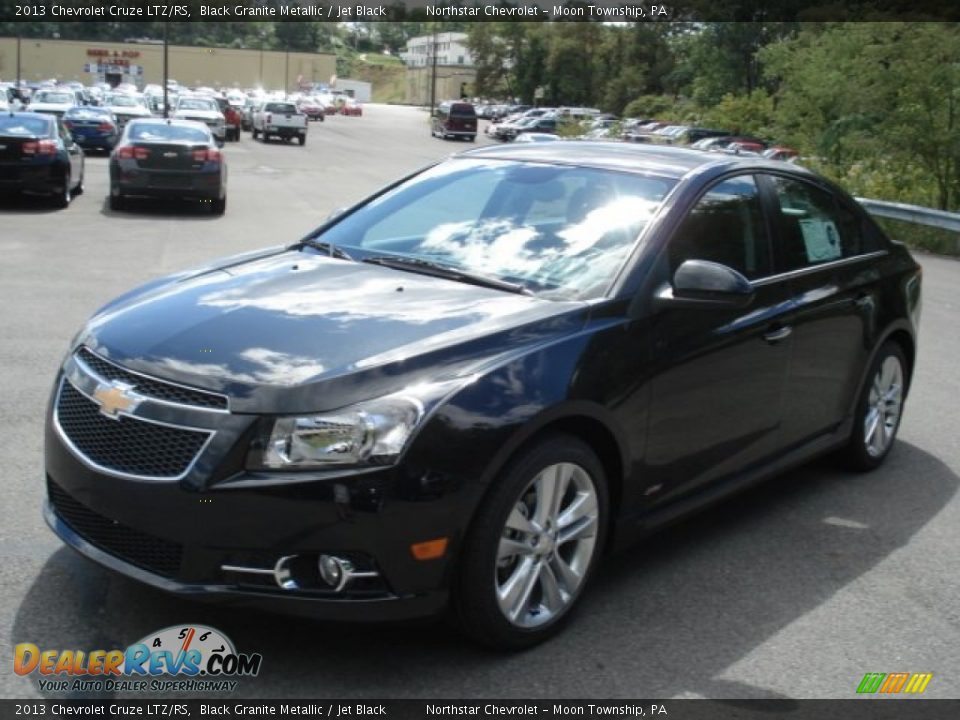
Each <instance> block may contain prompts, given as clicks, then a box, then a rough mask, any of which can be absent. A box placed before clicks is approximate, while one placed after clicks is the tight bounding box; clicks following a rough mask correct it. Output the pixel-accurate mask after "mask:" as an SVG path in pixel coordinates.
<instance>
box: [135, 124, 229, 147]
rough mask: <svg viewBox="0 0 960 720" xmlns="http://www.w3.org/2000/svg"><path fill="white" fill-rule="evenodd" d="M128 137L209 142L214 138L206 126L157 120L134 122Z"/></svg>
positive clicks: (151, 140) (148, 139) (150, 140)
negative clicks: (200, 126) (190, 125)
mask: <svg viewBox="0 0 960 720" xmlns="http://www.w3.org/2000/svg"><path fill="white" fill-rule="evenodd" d="M127 137H128V139H130V140H139V141H142V142H192V143H209V142H211V140H212V138H211V136H210V132H209V131H208V130H207V129H206V128H199V127H189V126H186V125H175V124H173V123H170V124H169V125H168V124H167V123H156V122H146V123H145V122H139V123H133V124H132V125H131V127H130V129H129V130H127Z"/></svg>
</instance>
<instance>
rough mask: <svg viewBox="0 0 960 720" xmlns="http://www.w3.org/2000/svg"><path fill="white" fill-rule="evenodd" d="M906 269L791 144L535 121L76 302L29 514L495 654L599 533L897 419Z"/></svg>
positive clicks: (590, 551)
mask: <svg viewBox="0 0 960 720" xmlns="http://www.w3.org/2000/svg"><path fill="white" fill-rule="evenodd" d="M920 281H921V273H920V268H919V266H918V265H917V264H916V263H915V262H914V261H913V260H912V259H911V257H910V255H909V253H908V252H907V251H906V250H905V249H904V247H903V246H901V245H900V244H898V243H896V242H893V241H891V240H890V239H888V238H887V237H886V236H885V235H884V233H883V232H882V231H881V230H880V229H879V228H878V227H877V225H876V224H875V223H874V222H873V221H872V220H871V219H870V218H869V217H868V216H867V215H866V214H865V213H864V212H863V210H862V209H861V208H860V207H859V206H858V205H857V204H856V203H855V202H854V201H853V200H852V199H851V198H850V197H849V196H848V195H846V194H845V193H844V192H843V191H841V190H839V189H838V188H836V187H834V186H833V185H831V184H829V183H828V182H826V181H825V180H823V179H821V178H819V177H817V176H815V175H813V174H812V173H809V172H807V171H805V170H803V169H801V168H798V167H795V166H792V165H788V164H784V163H779V162H773V161H766V160H762V159H758V158H746V157H735V156H723V157H721V158H719V159H718V158H717V156H716V155H710V154H703V153H698V152H696V151H688V150H681V149H676V148H668V147H637V146H627V145H618V144H605V143H542V144H535V143H531V144H529V145H525V146H524V147H522V148H521V147H519V146H503V147H498V148H483V149H478V150H474V151H471V152H467V153H465V154H462V155H459V156H457V157H454V158H452V159H450V160H447V161H445V162H442V163H440V164H438V165H435V166H433V167H431V168H429V169H427V170H425V171H423V172H421V173H419V174H416V175H414V176H412V177H409V178H406V179H404V180H402V181H400V182H398V183H396V184H395V185H393V186H391V187H389V188H387V189H385V190H384V191H382V192H380V193H378V194H376V195H374V196H373V197H371V198H369V199H367V200H365V201H363V202H362V203H360V204H358V205H356V206H354V207H352V208H350V209H349V210H347V211H345V212H344V213H342V214H340V215H338V216H335V217H334V218H332V219H331V220H329V221H328V222H327V223H326V224H325V225H323V226H321V227H320V228H319V229H318V230H317V231H315V232H314V233H312V234H311V235H310V236H308V237H307V238H305V239H304V240H302V241H301V242H298V243H297V244H295V245H292V246H290V247H286V248H279V249H271V250H266V251H263V252H259V253H255V254H250V255H245V256H240V257H236V258H231V259H228V260H224V261H222V262H218V263H215V264H213V265H211V266H209V267H205V268H202V269H199V270H194V271H191V272H184V273H181V274H178V275H173V276H170V277H167V278H163V279H160V280H156V281H154V282H151V283H148V284H147V285H145V286H143V287H141V288H139V289H137V290H134V291H132V292H130V293H128V294H126V295H124V296H122V297H120V298H117V299H116V300H114V301H113V302H111V303H110V304H108V305H106V306H105V307H104V308H103V309H101V310H100V311H99V312H98V313H97V314H96V315H95V316H94V317H93V318H92V319H91V320H90V321H89V323H88V324H87V325H86V326H85V327H84V328H83V330H82V331H81V332H80V334H79V335H78V337H77V338H76V340H75V341H74V343H73V345H72V347H71V348H70V352H69V354H68V355H67V357H66V359H65V361H64V363H63V366H62V370H61V372H60V373H59V376H58V377H57V379H56V383H55V385H54V388H53V393H52V398H51V402H50V411H49V418H48V422H47V433H46V476H47V485H48V493H49V499H48V502H47V504H46V507H45V514H46V518H47V521H48V522H49V523H50V525H51V526H52V527H53V529H54V530H55V531H56V532H57V534H58V535H59V536H60V537H61V538H62V539H63V540H64V541H65V542H66V543H68V544H69V545H71V546H72V547H74V548H75V549H77V550H79V551H80V552H81V553H83V554H84V555H86V556H88V557H90V558H92V559H94V560H96V561H98V562H99V563H101V564H103V565H105V566H107V567H108V568H111V569H113V570H115V571H117V572H120V573H123V574H125V575H127V576H129V577H132V578H136V579H138V580H141V581H143V582H145V583H148V584H150V585H153V586H155V587H158V588H161V589H163V590H167V591H170V592H173V593H179V594H183V595H191V596H210V597H218V598H224V599H231V600H234V601H241V602H246V603H250V604H263V605H270V606H273V607H276V608H279V609H286V610H292V611H297V612H304V613H308V614H310V615H312V616H314V617H317V618H326V619H340V620H384V619H394V620H397V619H404V618H412V617H417V616H423V615H432V614H437V613H440V612H441V611H442V610H444V609H445V608H447V607H452V608H453V609H454V610H455V613H452V615H454V616H455V617H458V618H459V619H460V621H461V622H462V625H463V627H464V628H465V629H466V631H467V632H469V633H470V634H472V635H474V636H475V637H477V638H478V639H480V640H481V641H484V642H487V643H492V644H495V645H498V646H507V647H519V646H525V645H528V644H532V643H534V642H537V641H540V640H542V639H543V638H545V637H547V636H549V635H550V634H551V633H553V632H555V631H556V630H557V629H558V628H559V627H561V625H562V624H563V622H564V620H566V619H567V618H568V617H569V616H570V611H571V609H572V608H573V607H574V606H575V605H576V604H577V601H578V599H579V598H580V596H581V595H582V594H583V592H584V589H585V588H586V586H587V584H588V582H589V581H590V578H591V574H592V573H593V571H594V570H595V568H596V567H597V565H598V561H599V559H600V557H601V555H602V553H603V552H604V550H605V549H609V548H612V547H614V546H617V545H622V544H624V543H628V542H630V541H631V540H634V539H636V538H637V537H638V536H640V535H642V534H644V533H646V532H648V531H650V530H651V529H652V528H655V527H656V526H657V525H658V524H662V523H663V522H664V521H665V520H667V519H672V518H674V517H676V516H677V515H678V514H679V513H681V512H684V511H687V510H690V509H693V508H695V507H698V506H700V505H703V504H704V503H705V502H707V501H708V500H715V499H716V498H718V497H721V496H722V495H724V494H726V493H728V492H732V491H735V490H738V489H740V488H743V487H744V486H745V485H748V484H750V483H753V482H755V481H757V480H760V479H762V478H765V477H768V476H770V475H772V474H774V473H777V472H780V471H783V470H784V469H785V468H788V467H791V466H794V465H796V464H798V463H800V462H803V461H806V460H808V459H810V458H811V457H813V456H816V455H820V454H823V453H826V452H829V451H839V453H840V454H841V455H842V456H843V457H844V458H845V459H846V461H847V463H848V464H849V465H851V466H852V467H854V468H856V469H860V470H866V469H871V468H875V467H876V466H878V465H880V464H881V463H882V462H883V460H884V458H885V457H886V455H887V453H888V452H889V451H890V448H891V446H892V444H893V442H894V437H895V435H896V432H897V428H898V424H899V421H900V417H901V413H902V409H903V402H904V399H905V397H906V394H907V390H908V387H909V384H910V377H911V372H912V370H913V366H914V357H915V347H916V332H917V322H918V316H919V312H920Z"/></svg>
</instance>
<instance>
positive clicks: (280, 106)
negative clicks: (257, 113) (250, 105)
mask: <svg viewBox="0 0 960 720" xmlns="http://www.w3.org/2000/svg"><path fill="white" fill-rule="evenodd" d="M263 109H264V111H266V112H271V113H289V114H290V115H295V114H296V112H297V106H296V105H294V104H293V103H267V105H266V107H265V108H263Z"/></svg>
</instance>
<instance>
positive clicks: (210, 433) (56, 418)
mask: <svg viewBox="0 0 960 720" xmlns="http://www.w3.org/2000/svg"><path fill="white" fill-rule="evenodd" d="M66 382H69V380H68V379H67V376H66V375H63V376H61V378H60V384H59V385H58V386H57V395H56V397H55V398H54V400H53V427H54V429H55V430H56V431H57V435H58V436H59V437H60V439H61V440H62V441H63V443H64V445H66V446H67V449H69V450H70V452H71V453H73V455H74V456H75V457H76V458H77V459H78V460H80V461H81V462H82V463H83V464H84V465H86V466H87V467H88V468H90V469H91V470H94V471H96V472H101V473H103V474H105V475H110V476H112V477H116V478H123V479H126V480H145V481H148V482H176V481H178V480H182V479H183V478H185V477H186V476H187V475H189V474H190V472H191V471H192V470H193V468H194V466H195V465H196V464H197V461H198V460H199V459H200V457H201V456H202V455H203V454H204V452H206V450H207V448H208V447H209V446H210V443H211V442H212V441H213V437H214V435H216V434H217V433H216V431H215V430H206V429H204V428H196V427H189V426H186V425H174V424H173V423H166V422H161V421H159V420H150V419H147V418H144V417H139V416H136V415H131V414H129V413H125V412H120V413H118V414H119V415H123V416H125V417H127V418H130V419H131V420H134V421H136V422H145V423H151V424H153V425H162V426H164V427H168V428H173V429H175V430H187V431H190V432H197V433H206V434H207V439H206V440H204V441H203V445H201V446H200V449H199V450H198V451H197V453H196V455H194V456H193V459H192V460H191V461H190V463H189V464H188V465H187V467H186V469H184V471H183V472H182V473H180V474H179V475H138V474H136V473H128V472H123V471H120V470H116V469H114V468H109V467H106V466H104V465H100V464H99V463H97V462H95V461H94V460H92V459H91V458H89V457H87V456H86V455H84V454H83V452H82V451H81V450H80V448H78V447H77V446H76V445H74V444H73V441H72V440H71V439H70V437H69V436H68V435H67V433H66V431H65V430H64V429H63V427H62V426H61V425H60V396H61V394H62V393H63V384H64V383H66ZM70 387H72V388H73V389H74V390H76V391H77V392H78V393H80V394H81V395H83V396H84V397H85V398H87V399H88V400H89V401H90V402H92V403H96V402H97V401H96V400H94V399H93V398H91V397H90V396H89V395H87V393H85V392H84V391H83V390H81V389H80V388H78V387H77V386H76V385H74V384H73V383H70Z"/></svg>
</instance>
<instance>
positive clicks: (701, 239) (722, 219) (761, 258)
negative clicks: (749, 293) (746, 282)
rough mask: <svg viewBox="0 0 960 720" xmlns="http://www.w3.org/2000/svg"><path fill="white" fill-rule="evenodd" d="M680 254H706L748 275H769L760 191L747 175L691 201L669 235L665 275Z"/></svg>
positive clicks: (689, 257)
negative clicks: (684, 217)
mask: <svg viewBox="0 0 960 720" xmlns="http://www.w3.org/2000/svg"><path fill="white" fill-rule="evenodd" d="M685 260H709V261H710V262H716V263H720V264H722V265H726V266H727V267H731V268H733V269H734V270H737V271H738V272H740V273H742V274H743V275H744V276H745V277H747V278H749V279H751V280H753V279H756V278H760V277H763V276H765V275H769V274H770V273H771V264H770V243H769V241H768V239H767V231H766V226H765V225H764V221H763V210H762V207H761V205H760V194H759V192H758V190H757V184H756V181H755V180H754V179H753V177H752V176H750V175H745V176H741V177H736V178H730V179H729V180H724V181H723V182H721V183H719V184H717V185H714V186H713V188H711V189H710V191H709V192H707V194H706V195H704V196H703V197H702V198H700V200H698V201H697V204H696V205H695V206H694V207H693V209H692V210H691V211H690V213H689V214H688V215H687V217H686V219H685V220H684V221H683V223H682V224H681V225H680V227H679V228H678V229H677V232H676V233H675V235H674V236H673V239H672V240H671V241H670V275H671V276H672V275H673V273H674V272H675V271H676V269H677V268H678V267H680V264H681V263H683V261H685Z"/></svg>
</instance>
